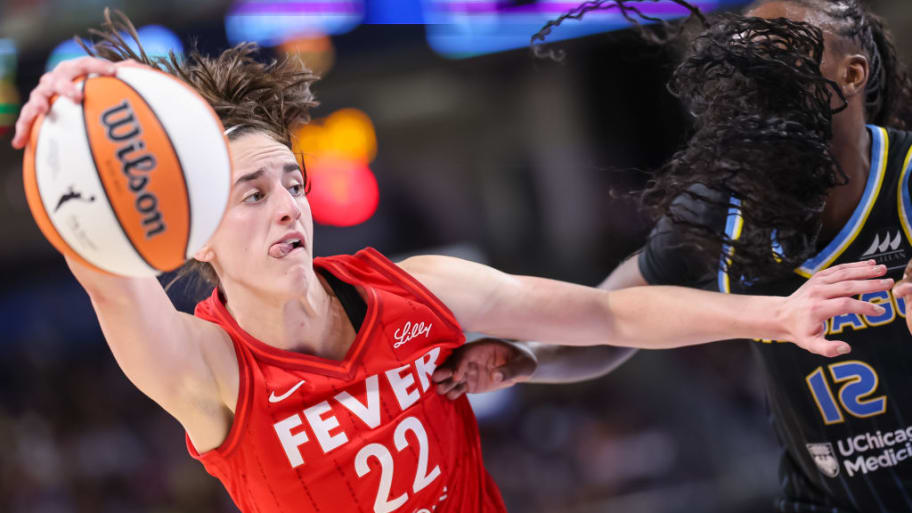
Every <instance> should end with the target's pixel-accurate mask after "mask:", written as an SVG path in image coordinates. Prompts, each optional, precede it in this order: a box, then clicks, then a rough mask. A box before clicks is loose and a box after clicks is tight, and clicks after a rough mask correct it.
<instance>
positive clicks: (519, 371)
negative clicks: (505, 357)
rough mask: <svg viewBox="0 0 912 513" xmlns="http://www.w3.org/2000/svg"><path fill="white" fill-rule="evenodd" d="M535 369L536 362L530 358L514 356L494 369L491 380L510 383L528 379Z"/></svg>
mask: <svg viewBox="0 0 912 513" xmlns="http://www.w3.org/2000/svg"><path fill="white" fill-rule="evenodd" d="M534 371H535V363H534V362H533V361H532V360H531V359H530V358H514V359H512V360H510V361H509V362H507V363H505V364H504V365H501V366H500V367H497V368H496V369H494V372H493V373H492V374H491V380H492V381H493V382H494V383H498V384H499V383H510V382H513V381H518V380H524V379H528V378H529V377H530V376H531V375H532V373H533V372H534Z"/></svg>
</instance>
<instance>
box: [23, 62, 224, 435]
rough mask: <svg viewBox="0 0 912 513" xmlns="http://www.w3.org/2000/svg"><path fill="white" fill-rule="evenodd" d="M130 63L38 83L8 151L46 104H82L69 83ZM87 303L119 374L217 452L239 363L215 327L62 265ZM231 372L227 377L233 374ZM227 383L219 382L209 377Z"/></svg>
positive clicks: (151, 294) (129, 285)
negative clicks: (64, 101) (65, 101)
mask: <svg viewBox="0 0 912 513" xmlns="http://www.w3.org/2000/svg"><path fill="white" fill-rule="evenodd" d="M131 65H136V63H134V62H132V61H124V62H120V63H116V64H115V63H111V62H108V61H105V60H103V59H96V58H91V57H83V58H79V59H73V60H70V61H64V62H63V63H61V64H59V65H58V66H57V67H56V68H55V69H54V70H53V71H51V72H49V73H46V74H45V75H44V76H42V78H41V82H40V83H39V85H38V86H37V87H36V88H35V89H34V90H33V91H32V93H31V95H30V96H29V101H28V102H27V103H26V104H25V105H24V106H23V108H22V111H21V112H20V115H19V119H18V120H17V122H16V134H15V136H14V138H13V142H12V144H13V147H15V148H21V147H23V146H25V143H26V141H27V140H28V138H29V133H30V131H31V128H32V125H33V123H34V122H35V119H36V118H37V117H38V116H39V115H40V114H43V113H46V112H47V111H48V109H49V108H50V101H51V98H53V97H54V96H57V95H59V96H62V97H65V98H69V99H70V100H73V101H80V100H81V97H82V93H81V91H79V90H78V89H77V88H76V87H74V85H73V79H75V78H76V77H79V76H83V75H86V74H89V73H96V74H99V75H112V74H114V72H115V71H116V69H117V68H118V67H120V66H131ZM67 263H68V264H69V266H70V269H71V270H72V271H73V274H74V275H75V276H76V279H77V280H78V281H79V283H80V284H81V285H82V286H83V288H84V289H85V290H86V292H87V293H88V294H89V297H90V298H91V300H92V306H93V307H94V309H95V313H96V314H97V316H98V321H99V323H100V325H101V328H102V331H103V332H104V335H105V339H106V340H107V342H108V345H109V346H110V347H111V351H112V352H113V353H114V357H115V358H116V359H117V363H118V364H119V365H120V367H121V369H122V370H123V371H124V374H126V375H127V377H128V378H129V379H130V381H132V382H133V384H135V385H136V386H137V387H138V388H139V389H140V390H141V391H142V392H143V393H145V394H146V395H148V396H149V397H150V398H152V399H153V400H154V401H156V402H157V403H158V404H159V405H161V406H162V407H163V408H164V409H165V410H167V411H168V412H169V413H171V414H172V415H173V416H174V417H175V418H177V420H178V421H180V422H181V424H183V425H184V427H185V428H186V429H187V431H188V432H189V433H190V436H191V438H192V439H193V441H194V444H196V445H197V448H198V449H200V450H205V449H208V448H213V447H216V446H218V445H219V444H220V443H221V441H222V440H223V439H224V436H225V435H226V434H227V432H228V428H229V427H230V422H231V412H230V411H229V410H228V409H227V408H226V407H225V406H224V405H225V404H231V405H233V404H234V402H228V401H230V400H231V397H232V394H234V396H236V394H237V385H236V383H234V388H232V382H231V379H230V378H231V376H235V381H236V375H237V361H236V360H235V355H234V350H233V346H232V345H231V342H230V340H228V339H227V334H225V333H224V331H222V330H221V329H220V328H218V327H216V326H215V325H213V324H210V323H207V322H205V321H203V320H201V319H196V318H194V317H191V316H189V315H186V314H182V313H180V312H178V311H177V309H176V308H174V305H173V304H172V303H171V301H170V299H169V298H168V296H167V295H166V294H165V292H164V290H163V289H162V287H161V285H160V284H159V283H158V280H156V279H155V278H127V277H121V276H113V275H109V274H105V273H102V272H99V271H96V270H93V269H91V268H88V267H86V266H84V265H81V264H79V263H78V262H75V261H72V260H71V259H67ZM232 372H233V374H232ZM216 374H218V375H219V376H228V379H222V380H221V381H217V380H216V379H215V377H214V376H215V375H216Z"/></svg>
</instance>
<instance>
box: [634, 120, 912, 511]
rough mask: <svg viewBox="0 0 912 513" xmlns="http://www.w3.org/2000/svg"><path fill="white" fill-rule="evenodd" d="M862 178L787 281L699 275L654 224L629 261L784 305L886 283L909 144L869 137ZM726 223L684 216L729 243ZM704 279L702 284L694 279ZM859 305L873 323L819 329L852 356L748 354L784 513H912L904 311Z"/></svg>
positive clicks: (909, 251) (910, 349)
mask: <svg viewBox="0 0 912 513" xmlns="http://www.w3.org/2000/svg"><path fill="white" fill-rule="evenodd" d="M869 131H870V133H871V169H870V172H869V175H868V181H867V185H866V187H865V190H864V194H863V196H862V199H861V202H860V203H859V204H858V206H857V207H856V209H855V211H854V212H853V214H852V216H851V218H850V219H849V222H848V223H847V224H846V225H845V226H844V227H843V228H842V230H841V231H840V232H839V233H838V234H837V236H836V237H835V238H834V239H833V240H832V241H831V242H830V243H829V244H828V245H827V246H826V247H825V248H824V249H823V250H822V251H821V252H820V253H819V254H817V255H815V256H814V257H812V258H810V259H808V260H807V261H806V262H805V263H804V264H803V265H801V266H800V267H799V268H798V269H796V270H795V273H794V274H793V275H792V276H790V277H787V278H785V279H782V280H778V281H776V282H773V283H770V284H764V285H762V286H754V287H747V286H745V285H744V284H743V283H740V282H739V280H736V279H733V278H732V277H730V276H728V275H727V274H726V273H725V272H723V271H719V272H718V273H717V274H716V276H715V277H711V275H708V274H707V273H705V272H700V271H701V270H705V266H703V265H702V264H700V263H694V262H688V259H692V257H691V256H690V255H688V254H687V253H686V250H682V249H680V248H675V247H674V244H673V242H674V240H673V239H674V236H673V233H671V232H670V231H669V232H665V233H662V232H661V230H663V229H664V228H668V224H667V222H665V223H663V222H661V221H660V223H659V225H657V228H656V231H654V233H653V236H652V237H650V241H649V243H648V244H647V245H646V247H645V248H644V250H643V252H642V253H641V254H640V256H639V266H640V270H641V272H642V273H643V276H644V277H645V278H646V279H647V281H649V282H650V283H652V284H678V285H690V286H700V287H703V288H715V289H717V290H720V291H723V292H733V293H751V294H773V295H789V294H791V293H792V292H794V291H795V290H797V289H798V288H799V287H800V286H801V285H802V284H804V282H805V281H806V280H807V278H809V277H810V276H812V275H813V274H814V273H816V272H818V271H822V270H823V269H826V268H828V267H831V266H833V265H837V264H841V263H846V262H854V261H858V260H867V259H874V260H876V261H877V262H878V263H882V264H885V265H886V266H887V267H888V269H889V270H888V276H889V277H892V278H894V279H896V280H899V279H901V278H902V274H903V270H904V268H905V266H906V264H907V263H908V262H909V260H910V258H912V242H910V241H912V224H910V222H912V199H910V190H909V185H910V184H909V180H910V176H909V175H910V167H912V164H910V157H912V152H910V146H912V133H907V132H899V131H894V130H888V129H883V128H880V127H874V126H871V127H869ZM732 203H733V204H734V206H733V207H732V208H730V209H729V211H728V212H718V211H717V209H713V208H704V209H703V210H702V211H701V210H700V208H696V207H695V208H694V210H695V211H697V212H698V213H699V214H701V215H703V216H705V219H704V220H705V222H707V223H711V224H713V225H715V226H718V227H719V229H724V230H726V232H727V233H728V234H729V235H730V236H731V237H732V238H735V239H736V238H737V237H738V235H739V234H740V230H741V223H742V221H741V217H740V213H739V211H738V206H737V205H738V204H737V203H736V202H732ZM706 276H710V277H709V278H705V277H706ZM861 299H864V300H867V301H871V302H874V303H878V304H880V305H882V306H883V307H884V308H885V309H886V312H885V313H884V314H882V315H879V316H876V317H870V316H864V315H855V314H849V315H842V316H838V317H834V318H833V319H830V320H829V321H828V323H827V333H828V338H831V339H840V340H845V341H846V342H848V343H849V344H851V346H852V352H851V353H850V354H848V355H845V356H843V357H838V358H824V357H821V356H817V355H814V354H811V353H808V352H806V351H804V350H803V349H800V348H799V347H797V346H795V345H794V344H790V343H783V342H776V341H756V343H754V344H753V347H754V350H755V352H756V353H757V355H758V357H759V360H760V362H761V365H762V366H763V370H764V373H765V376H766V386H767V395H768V398H769V407H770V415H771V420H772V424H773V426H774V428H775V430H776V434H777V436H778V438H779V441H780V443H781V444H782V445H783V447H784V448H785V452H784V455H783V459H782V463H781V467H780V477H781V482H782V485H783V493H784V497H783V498H782V499H781V500H780V501H779V503H778V509H780V510H781V511H786V512H791V511H795V512H823V511H826V512H833V513H842V512H865V513H868V512H881V513H898V512H901V511H902V512H909V511H912V335H910V334H909V331H908V329H907V328H906V323H905V304H904V303H903V301H902V300H900V299H897V298H894V297H893V296H892V294H890V293H889V292H879V293H874V294H866V295H864V296H863V297H862V298H861Z"/></svg>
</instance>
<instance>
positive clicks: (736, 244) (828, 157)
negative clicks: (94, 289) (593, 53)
mask: <svg viewBox="0 0 912 513" xmlns="http://www.w3.org/2000/svg"><path fill="white" fill-rule="evenodd" d="M646 1H652V0H596V1H592V2H586V3H584V4H582V5H580V6H579V7H577V8H576V9H574V10H573V11H571V12H568V13H566V14H565V15H564V16H562V17H559V18H557V19H555V20H552V21H551V22H549V23H548V24H547V25H545V26H544V27H543V28H542V30H541V31H539V32H538V33H537V34H535V35H534V36H533V38H532V40H533V49H534V50H535V53H536V55H543V56H549V57H552V58H555V57H559V54H558V53H557V52H553V51H546V50H545V49H542V48H536V47H537V46H541V43H542V42H543V41H544V39H545V37H546V36H547V35H548V33H550V31H551V29H552V28H554V27H555V26H557V25H559V24H560V23H561V22H563V21H564V20H566V19H579V18H581V17H582V16H583V15H584V14H585V13H587V12H590V11H592V10H595V9H606V8H609V7H611V6H613V7H614V8H618V9H620V10H621V12H622V13H624V15H625V17H627V19H631V18H632V17H633V15H639V18H640V19H641V20H645V21H653V20H651V19H650V18H647V17H645V16H642V15H640V14H639V11H638V10H636V9H633V5H631V4H635V3H640V4H642V3H643V2H646ZM673 1H674V2H675V3H676V4H679V5H681V6H683V7H685V8H687V9H688V10H689V11H690V13H691V14H690V16H688V18H687V20H691V19H697V20H699V21H700V23H702V25H703V27H704V30H703V32H702V33H701V34H700V35H699V36H698V37H696V38H695V39H694V40H693V41H692V42H691V43H690V46H689V50H688V51H687V53H686V54H685V56H684V58H683V61H682V62H681V63H680V64H679V65H678V67H677V68H676V70H675V72H674V74H673V76H672V78H671V80H670V82H669V84H668V89H669V91H670V92H671V93H672V94H674V95H675V96H676V97H678V98H679V99H680V101H681V102H682V104H683V106H684V107H685V108H686V109H687V110H688V111H689V112H690V113H691V114H692V115H693V118H692V119H693V126H692V132H691V135H690V139H689V140H688V142H687V143H686V145H685V146H684V148H682V149H681V150H680V151H678V152H677V153H675V154H674V155H673V156H672V158H671V159H670V160H669V161H668V162H666V163H665V164H664V165H663V166H662V167H661V168H660V169H658V170H657V171H656V173H655V175H654V178H653V180H651V181H650V183H649V184H648V186H647V188H646V189H645V190H644V191H642V193H641V195H640V199H641V201H642V203H643V205H644V206H645V208H646V209H647V211H648V212H649V214H650V215H652V216H653V217H655V218H656V219H659V218H662V217H664V218H665V219H666V220H667V221H668V222H669V223H670V226H671V230H672V231H673V232H674V233H675V235H676V237H675V240H678V241H680V243H681V244H682V245H685V246H687V247H688V248H690V249H693V250H695V252H696V254H697V255H698V256H700V257H701V260H702V261H704V262H707V263H715V262H719V256H720V254H721V253H720V252H721V251H722V249H723V247H726V246H727V247H728V248H731V250H733V251H727V252H726V253H727V254H728V258H726V259H725V260H723V265H727V266H728V271H729V273H730V274H731V275H733V276H740V277H742V278H744V279H745V280H747V281H752V282H757V281H762V280H771V279H775V278H776V277H778V276H782V275H783V274H784V273H788V272H791V270H792V269H794V268H796V267H798V266H799V265H800V264H802V263H803V262H804V261H805V260H806V259H807V258H808V257H810V256H812V255H813V254H814V253H816V249H817V242H818V241H817V236H818V233H819V231H820V226H821V223H820V214H821V213H822V211H823V207H824V204H825V201H826V198H827V194H828V192H829V190H830V189H831V188H833V187H834V186H837V185H840V184H845V183H846V182H847V177H846V175H845V173H843V171H842V170H841V169H840V167H839V164H838V162H837V161H836V159H835V157H834V156H833V154H832V152H831V149H830V140H831V139H832V116H833V114H835V113H837V112H838V111H840V110H842V109H843V108H845V106H846V105H847V103H846V99H845V97H844V96H843V94H842V92H841V89H840V87H839V86H838V85H837V84H836V83H835V82H832V81H830V80H828V79H826V77H824V76H823V75H822V73H821V71H820V63H821V61H822V57H823V48H824V39H823V30H824V29H826V30H827V31H828V32H832V33H834V34H835V35H837V36H839V37H840V39H842V40H843V41H844V42H845V43H846V44H852V45H853V46H857V49H858V50H860V51H862V52H864V53H865V55H866V56H867V58H868V62H869V75H870V76H869V79H868V83H867V85H866V91H865V98H864V99H865V107H866V118H867V121H868V122H870V123H874V124H878V125H883V126H888V127H893V128H897V129H905V128H907V124H906V123H907V120H908V119H912V118H910V114H912V82H910V80H909V77H908V75H907V73H906V71H905V69H904V68H903V67H902V66H901V64H900V62H899V60H898V59H897V57H896V51H895V48H894V46H893V42H892V38H891V37H890V35H889V33H888V32H887V30H886V28H885V27H884V24H883V22H882V21H881V20H880V18H878V17H877V16H875V15H874V14H872V13H871V12H870V11H869V10H868V9H867V8H866V7H865V6H864V5H863V4H862V3H861V2H860V0H780V1H784V2H788V3H793V4H796V5H801V6H805V7H809V8H813V9H814V11H815V12H821V13H823V14H825V15H826V18H827V23H825V25H826V26H825V27H815V26H813V25H811V24H808V23H800V22H794V21H790V20H787V19H777V20H767V19H762V18H754V17H745V16H739V15H736V14H725V15H722V16H715V17H712V18H706V17H703V16H702V15H698V14H696V13H698V12H699V10H698V9H696V8H695V7H694V6H692V5H691V4H689V3H688V2H687V1H685V0H673ZM769 1H772V0H759V1H758V2H755V4H754V5H755V6H756V5H761V4H764V3H767V2H769ZM687 20H685V22H662V23H660V24H657V25H654V26H652V27H645V26H642V25H640V24H639V23H638V22H637V21H636V20H631V21H633V23H634V24H635V26H636V28H637V30H638V31H639V32H640V33H641V34H643V35H644V36H645V39H646V40H647V41H649V42H652V43H658V44H666V43H668V42H670V41H672V40H675V39H678V38H679V36H680V35H681V34H682V31H683V25H684V23H686V21H687ZM849 51H854V49H852V50H849ZM831 99H835V101H832V102H831ZM831 105H835V106H836V108H833V107H831ZM694 205H704V206H705V205H709V206H711V207H713V208H714V209H719V210H721V211H727V212H732V211H733V209H734V208H738V210H740V212H741V214H742V219H743V221H744V223H743V229H742V232H741V233H740V236H738V237H736V238H734V239H733V238H732V237H731V236H729V235H727V234H724V233H720V232H719V229H718V226H709V224H710V221H707V220H704V219H701V218H700V216H697V215H696V212H697V211H700V210H703V207H699V206H697V207H694ZM711 222H712V223H713V224H714V223H715V221H714V220H713V221H711ZM663 225H664V226H666V227H668V226H669V224H663ZM772 247H777V248H780V249H779V250H778V251H777V252H774V251H773V250H772Z"/></svg>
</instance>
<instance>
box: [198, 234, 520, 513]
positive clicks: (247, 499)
mask: <svg viewBox="0 0 912 513" xmlns="http://www.w3.org/2000/svg"><path fill="white" fill-rule="evenodd" d="M314 267H315V268H316V269H318V270H324V271H326V272H329V273H331V274H333V275H334V276H336V277H337V278H339V279H341V280H342V281H344V282H346V283H349V284H351V285H354V286H356V287H358V289H359V290H360V291H361V292H362V295H363V297H364V300H365V301H366V303H367V314H366V316H365V318H364V323H363V325H362V326H361V329H360V330H359V331H358V334H357V336H356V338H355V341H354V343H353V344H352V346H351V348H350V349H349V351H348V353H347V354H346V356H345V359H344V360H342V361H333V360H327V359H324V358H319V357H315V356H309V355H304V354H300V353H294V352H290V351H284V350H281V349H277V348H274V347H271V346H268V345H266V344H264V343H263V342H261V341H259V340H257V339H255V338H253V337H252V336H251V335H249V334H248V333H246V332H245V331H244V330H242V329H241V328H240V327H239V326H238V325H237V323H236V322H235V320H234V319H233V318H232V317H231V314H229V313H228V311H227V310H226V308H225V306H224V304H223V303H222V302H221V300H220V299H219V297H218V294H217V293H215V292H213V294H212V296H211V297H209V298H208V299H206V300H204V301H201V302H200V303H199V304H198V305H197V307H196V315H197V316H198V317H201V318H203V319H206V320H209V321H212V322H214V323H216V324H218V325H219V326H221V327H222V328H223V329H225V331H227V332H228V334H229V335H230V336H231V339H232V341H233V342H234V346H235V351H236V353H237V360H238V366H239V370H240V388H239V392H238V402H237V407H236V410H235V417H234V422H233V425H232V427H231V430H230V431H229V434H228V437H227V438H226V439H225V441H224V442H223V443H222V445H221V446H220V447H218V448H216V449H213V450H211V451H208V452H206V453H205V454H199V453H198V452H197V451H196V450H195V449H194V448H193V444H192V442H190V439H189V437H187V447H188V449H189V451H190V454H191V455H192V456H193V457H194V458H196V459H198V460H200V461H201V462H202V463H203V465H204V466H205V467H206V470H207V471H208V472H209V473H210V474H212V475H213V476H215V477H217V478H218V479H219V480H220V481H221V482H222V483H223V484H224V485H225V488H227V489H228V493H229V494H231V497H232V499H234V502H235V504H237V506H238V507H239V508H240V509H241V510H242V511H243V512H244V513H301V512H329V513H341V512H349V511H351V512H359V513H389V512H401V513H450V512H452V513H476V512H484V513H488V512H492V513H500V512H505V511H506V508H505V507H504V504H503V500H502V499H501V497H500V492H499V491H498V490H497V487H496V485H495V484H494V482H493V481H492V480H491V478H490V476H489V475H488V473H487V471H485V469H484V466H483V463H482V458H481V445H480V440H479V435H478V426H477V424H476V421H475V415H474V414H473V413H472V409H471V406H469V403H468V400H467V399H466V398H465V396H463V397H460V398H459V399H458V400H456V401H450V400H449V399H447V398H446V397H443V396H441V395H439V394H437V392H436V391H435V390H434V386H433V383H432V382H431V380H430V376H431V374H432V373H433V372H434V369H435V368H436V367H437V365H439V364H441V363H442V362H443V361H444V360H446V358H447V357H448V356H449V355H450V353H452V351H453V350H454V349H455V348H457V347H459V346H460V345H461V344H463V343H464V342H465V338H464V336H463V334H462V330H461V328H460V327H459V325H458V324H457V323H456V319H455V318H454V317H453V314H452V313H451V312H450V311H449V309H447V307H446V306H444V304H443V303H441V302H440V300H439V299H437V298H436V297H434V295H432V294H431V293H430V292H429V291H428V290H427V289H425V288H424V287H423V286H422V285H421V284H420V283H419V282H418V281H417V280H415V279H414V278H413V277H411V276H410V275H408V274H407V273H405V272H404V271H402V270H401V269H400V268H399V267H398V266H396V265H395V264H393V263H392V262H390V261H389V260H387V259H386V258H385V257H383V256H382V255H381V254H380V253H378V252H377V251H376V250H373V249H371V248H368V249H365V250H362V251H360V252H358V253H357V254H355V255H340V256H333V257H326V258H317V259H315V260H314Z"/></svg>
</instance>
